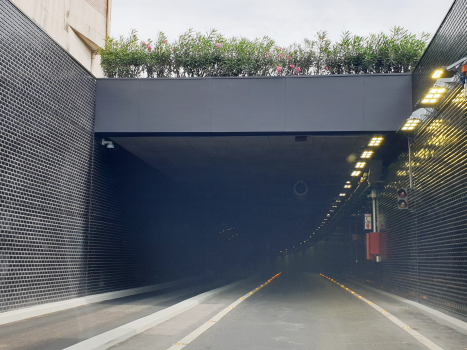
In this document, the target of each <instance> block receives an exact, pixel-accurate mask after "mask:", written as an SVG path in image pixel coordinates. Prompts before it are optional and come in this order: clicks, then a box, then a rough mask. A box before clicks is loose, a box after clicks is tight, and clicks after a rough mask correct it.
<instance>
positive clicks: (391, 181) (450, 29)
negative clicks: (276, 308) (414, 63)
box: [357, 0, 467, 317]
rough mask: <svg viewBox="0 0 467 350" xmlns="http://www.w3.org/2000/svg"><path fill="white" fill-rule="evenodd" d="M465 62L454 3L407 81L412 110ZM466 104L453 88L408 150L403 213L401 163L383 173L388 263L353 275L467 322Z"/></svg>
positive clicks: (462, 15)
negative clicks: (446, 69)
mask: <svg viewBox="0 0 467 350" xmlns="http://www.w3.org/2000/svg"><path fill="white" fill-rule="evenodd" d="M465 56H467V0H457V1H456V2H455V3H454V4H453V6H452V8H451V10H450V11H449V13H448V15H447V17H446V18H445V20H444V22H443V23H442V25H441V27H440V28H439V31H438V32H437V33H436V35H435V37H434V38H433V41H432V42H431V44H430V46H429V47H428V49H427V51H426V52H425V54H424V56H423V57H422V59H421V61H420V63H419V65H418V67H417V68H416V70H415V72H414V75H413V89H414V90H413V101H414V104H415V103H416V102H417V101H418V100H419V99H420V98H421V96H422V95H423V94H424V93H426V91H427V90H428V89H429V88H430V87H431V86H432V85H433V84H434V80H433V79H432V78H431V75H432V73H433V71H434V70H435V69H436V68H438V67H441V66H444V65H449V64H452V63H454V62H456V61H457V60H459V59H460V58H462V57H465ZM466 135H467V103H466V100H465V98H464V89H463V86H461V85H460V84H459V85H458V86H457V87H453V88H452V89H451V90H450V91H449V93H448V96H447V98H446V100H445V101H444V102H443V103H442V104H440V105H439V106H438V107H437V108H436V110H435V113H434V115H433V116H432V118H431V119H430V120H428V121H426V122H424V123H423V126H422V127H420V128H419V129H418V130H417V132H416V134H415V140H414V143H413V148H412V156H413V179H414V189H413V190H412V191H410V192H409V195H410V202H409V206H410V209H409V210H399V209H397V207H396V205H395V196H396V189H397V188H401V187H408V184H409V179H408V173H409V169H408V164H409V163H408V155H407V154H403V155H402V156H401V157H400V158H399V160H398V161H397V162H396V163H394V164H393V165H392V166H391V167H390V169H389V171H388V177H387V182H386V186H385V188H384V191H383V192H382V193H381V195H380V197H379V213H380V217H381V219H380V224H381V225H380V231H381V232H384V233H386V234H387V238H388V260H387V261H385V262H383V263H381V264H376V263H373V262H365V263H364V264H361V265H360V269H359V273H357V275H359V276H360V277H362V278H363V279H364V280H368V281H371V283H374V284H375V285H377V286H380V287H382V288H384V289H386V290H390V291H394V292H396V293H399V294H402V295H404V296H407V297H410V298H412V299H415V300H417V301H419V302H422V303H425V304H428V305H430V306H434V307H437V308H440V309H444V310H447V311H450V312H452V313H455V314H458V315H461V316H464V317H467V277H466V276H467V249H466V246H467V190H466V188H467V180H466V179H467V159H466V157H465V155H466V154H467V136H466Z"/></svg>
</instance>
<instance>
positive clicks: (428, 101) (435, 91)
mask: <svg viewBox="0 0 467 350" xmlns="http://www.w3.org/2000/svg"><path fill="white" fill-rule="evenodd" d="M439 80H441V79H438V81H439ZM446 91H448V89H447V88H445V87H434V88H431V89H430V90H429V91H428V93H427V94H426V95H425V97H423V99H422V100H421V101H420V104H421V105H435V104H437V103H438V102H439V100H440V99H441V97H443V95H444V94H445V93H446Z"/></svg>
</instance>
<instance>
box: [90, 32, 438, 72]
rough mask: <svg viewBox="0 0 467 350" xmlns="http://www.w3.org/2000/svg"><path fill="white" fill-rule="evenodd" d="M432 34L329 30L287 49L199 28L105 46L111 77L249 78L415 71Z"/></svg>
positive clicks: (104, 57) (266, 39) (134, 37)
mask: <svg viewBox="0 0 467 350" xmlns="http://www.w3.org/2000/svg"><path fill="white" fill-rule="evenodd" d="M429 38H430V35H429V34H427V33H422V34H420V35H415V34H411V33H409V32H408V31H407V30H405V29H404V28H401V27H394V28H392V29H391V30H390V31H389V33H379V34H370V35H368V36H366V37H364V36H358V35H352V34H351V33H350V32H344V33H342V36H341V39H340V41H338V42H332V41H331V40H330V39H329V38H328V36H327V33H326V32H325V31H321V32H318V33H317V34H316V35H315V39H314V40H310V39H305V40H304V41H303V43H302V44H293V45H290V46H288V47H281V46H279V45H277V44H276V42H275V41H274V40H272V39H271V38H269V37H267V36H265V37H263V38H260V39H255V40H249V39H246V38H236V37H234V38H225V37H224V36H223V35H222V34H220V33H218V32H217V31H216V30H212V31H211V32H209V33H206V34H202V33H199V32H195V31H193V30H191V29H190V30H188V31H187V32H185V33H183V34H182V35H180V37H179V38H178V39H177V40H176V41H174V42H172V43H170V42H169V41H168V40H167V37H166V36H165V35H164V33H162V32H159V33H158V35H157V37H156V39H155V40H154V41H153V40H145V41H142V40H139V39H138V37H137V33H136V31H134V30H133V31H132V32H131V33H130V35H129V36H128V37H120V38H118V39H115V38H106V42H105V47H104V48H103V49H99V50H98V52H99V54H100V55H101V58H102V60H101V64H102V68H103V70H104V74H105V76H106V77H109V78H139V77H147V78H170V77H245V76H289V75H327V74H374V73H402V72H410V71H411V70H412V69H413V68H414V67H415V65H416V63H417V61H418V60H419V59H420V57H421V55H422V53H423V51H424V50H425V48H426V45H427V43H428V41H429Z"/></svg>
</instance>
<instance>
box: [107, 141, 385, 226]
mask: <svg viewBox="0 0 467 350" xmlns="http://www.w3.org/2000/svg"><path fill="white" fill-rule="evenodd" d="M295 136H296V135H281V136H206V137H201V136H189V137H183V136H173V137H149V136H145V137H112V138H111V139H112V140H113V141H114V142H115V143H117V144H118V145H120V146H122V147H124V148H125V149H127V150H128V151H130V152H131V153H133V154H134V155H136V156H137V157H139V158H140V159H142V160H143V161H145V162H146V163H148V164H150V165H151V166H152V167H154V168H155V169H157V170H158V171H159V172H161V173H163V174H164V175H166V176H167V177H168V178H170V179H171V180H173V181H174V182H175V183H177V185H178V186H180V187H182V188H184V189H186V190H188V191H189V192H190V193H192V194H193V195H194V196H196V198H198V200H199V203H198V204H197V205H199V206H204V207H205V208H208V209H206V210H213V211H216V213H217V215H216V216H215V217H216V218H220V220H221V221H222V223H224V225H231V226H235V225H237V226H238V225H239V224H240V223H242V222H243V223H244V224H245V225H250V226H251V225H258V226H259V227H262V228H266V227H267V229H268V230H287V229H293V230H296V231H297V232H301V234H302V235H307V234H309V232H310V230H313V229H314V228H315V226H316V224H317V223H318V221H319V220H321V219H322V218H323V215H324V212H325V210H327V209H328V207H329V205H330V204H331V201H333V199H334V197H336V196H337V195H338V194H339V192H341V191H342V190H343V185H344V183H345V182H346V181H348V180H350V179H351V177H350V171H351V170H352V169H353V168H354V163H349V162H348V160H347V159H348V157H349V156H350V155H351V154H355V155H356V156H357V157H359V156H360V155H361V152H362V151H363V150H364V149H365V148H366V146H367V144H368V141H369V140H370V138H371V137H372V136H373V134H371V135H368V134H366V135H336V136H307V137H306V141H299V142H297V141H296V139H295ZM377 156H378V154H376V157H377ZM297 181H304V182H305V183H306V184H307V185H308V193H307V194H306V195H305V196H303V197H298V196H297V195H296V194H295V193H294V185H295V184H296V183H297ZM353 181H354V183H355V182H356V181H357V179H355V178H354V179H353ZM302 190H303V188H302ZM253 217H254V218H255V220H252V218H253ZM249 220H251V222H250V221H249ZM253 221H254V222H253ZM247 222H248V223H247ZM220 225H221V224H220Z"/></svg>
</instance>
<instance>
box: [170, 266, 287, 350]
mask: <svg viewBox="0 0 467 350" xmlns="http://www.w3.org/2000/svg"><path fill="white" fill-rule="evenodd" d="M280 275H281V272H279V273H278V274H277V275H275V276H274V277H272V278H271V279H270V280H268V282H266V283H265V284H264V285H263V284H262V285H261V287H258V288H255V289H254V290H252V291H251V292H248V293H247V294H245V295H244V296H243V297H240V298H239V299H237V301H234V302H233V303H232V304H230V305H229V306H227V307H226V308H225V309H223V310H222V311H221V312H219V313H218V314H217V315H215V316H214V317H212V318H211V319H210V320H209V321H208V322H206V323H204V324H203V325H201V326H200V327H198V328H197V329H195V330H194V331H193V332H191V333H190V334H188V335H187V336H186V337H185V338H183V339H182V340H180V341H179V342H178V343H176V344H175V345H173V346H171V347H170V348H168V350H177V349H183V348H184V347H185V346H187V345H188V344H190V343H191V342H192V341H193V340H195V339H196V338H198V337H199V336H200V335H201V334H203V333H204V332H206V331H207V330H208V329H209V328H211V327H212V326H213V325H214V323H216V322H218V321H219V320H220V319H221V318H222V317H224V316H225V315H227V314H228V313H229V312H230V311H232V310H233V309H234V308H235V306H237V305H238V304H240V303H241V302H243V301H244V300H245V299H247V298H249V297H250V296H252V295H253V294H254V293H256V292H257V291H258V290H259V289H260V288H263V287H264V286H265V285H266V284H268V283H270V282H271V281H272V280H273V279H275V278H277V277H279V276H280Z"/></svg>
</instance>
